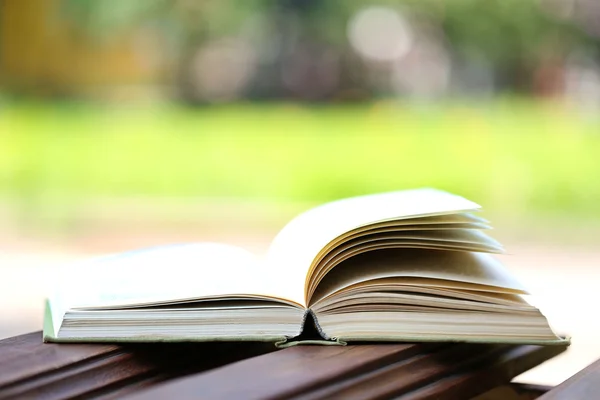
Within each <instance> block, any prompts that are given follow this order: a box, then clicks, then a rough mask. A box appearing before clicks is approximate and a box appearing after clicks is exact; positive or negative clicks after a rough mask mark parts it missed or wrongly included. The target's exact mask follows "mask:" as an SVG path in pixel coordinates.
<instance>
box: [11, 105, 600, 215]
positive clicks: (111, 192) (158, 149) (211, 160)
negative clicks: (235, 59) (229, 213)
mask: <svg viewBox="0 0 600 400" xmlns="http://www.w3.org/2000/svg"><path fill="white" fill-rule="evenodd" d="M420 186H434V187H439V188H443V189H447V190H451V191H455V192H458V193H461V194H464V195H465V196H467V197H470V198H472V199H474V200H476V201H478V202H480V203H482V204H485V206H486V208H488V209H492V210H494V211H509V212H511V213H526V212H530V211H531V210H535V211H539V212H558V213H573V214H582V215H594V216H598V215H600V206H599V204H600V120H599V119H598V118H591V117H590V116H587V117H586V116H584V115H582V114H579V113H577V112H576V110H572V109H569V108H567V107H561V106H558V105H556V104H554V105H552V104H540V103H535V102H532V101H525V100H518V101H516V100H511V101H495V102H490V103H488V104H485V105H482V106H467V105H460V104H446V105H438V106H430V107H418V106H414V105H413V106H410V105H406V104H392V103H374V104H370V105H362V106H342V105H339V106H338V105H335V106H330V107H325V106H313V107H307V106H301V105H294V104H284V105H265V104H262V105H244V104H241V105H234V106H213V107H207V108H200V109H186V108H179V107H173V106H172V107H153V108H143V107H139V108H133V107H122V108H116V107H112V108H106V107H99V106H74V105H70V106H69V105H45V104H8V105H7V104H5V105H4V108H2V109H0V196H3V197H6V198H12V199H16V201H19V202H24V203H25V204H32V205H40V204H51V203H52V202H53V201H54V202H56V201H58V202H60V201H62V200H61V199H70V201H77V200H79V199H86V198H90V197H96V196H110V197H120V196H124V197H130V196H153V197H188V198H190V199H196V198H198V197H207V196H208V197H245V198H254V199H269V200H276V201H288V200H294V201H297V200H301V201H304V200H306V201H325V200H329V199H333V198H338V197H344V196H350V195H355V194H360V193H368V192H377V191H385V190H396V189H402V188H410V187H420Z"/></svg>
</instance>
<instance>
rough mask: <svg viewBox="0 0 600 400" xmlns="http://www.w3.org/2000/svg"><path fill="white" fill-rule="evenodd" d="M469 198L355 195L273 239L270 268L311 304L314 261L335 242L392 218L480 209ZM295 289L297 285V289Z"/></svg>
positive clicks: (302, 218)
mask: <svg viewBox="0 0 600 400" xmlns="http://www.w3.org/2000/svg"><path fill="white" fill-rule="evenodd" d="M479 208H480V206H479V205H477V204H476V203H473V202H472V201H469V200H467V199H465V198H463V197H460V196H456V195H453V194H450V193H447V192H443V191H440V190H435V189H415V190H406V191H398V192H390V193H382V194H374V195H367V196H360V197H353V198H349V199H343V200H338V201H334V202H331V203H327V204H324V205H322V206H319V207H316V208H313V209H311V210H308V211H306V212H305V213H303V214H300V215H299V216H298V217H296V218H294V219H293V220H292V221H291V222H290V223H288V224H287V225H286V226H285V227H284V228H283V229H282V230H281V232H280V233H279V234H278V235H277V237H276V238H275V239H274V240H273V242H272V244H271V247H270V248H269V251H268V253H267V257H266V262H267V268H268V269H270V270H272V271H273V273H276V274H279V275H281V276H285V280H286V282H287V283H288V284H289V286H290V287H289V288H287V289H288V290H289V296H290V297H289V298H290V299H293V300H295V301H299V300H300V301H302V302H304V301H305V290H306V288H307V286H308V285H307V281H308V280H309V278H310V272H311V268H312V267H313V265H312V264H313V261H314V260H315V258H317V256H319V254H320V252H321V251H322V250H323V249H324V248H325V247H326V246H327V244H328V243H329V242H331V241H332V240H334V239H335V238H337V237H338V236H340V235H343V234H344V233H346V232H349V231H351V230H353V229H357V228H359V227H362V226H365V225H369V224H373V223H376V222H384V221H387V220H393V219H401V218H412V217H418V216H427V215H437V214H448V213H454V212H460V211H469V210H476V209H479ZM292 285H293V287H292Z"/></svg>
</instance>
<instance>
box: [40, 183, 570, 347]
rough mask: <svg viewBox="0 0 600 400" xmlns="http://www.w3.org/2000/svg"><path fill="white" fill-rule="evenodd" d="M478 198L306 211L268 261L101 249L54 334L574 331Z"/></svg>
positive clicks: (75, 273)
mask: <svg viewBox="0 0 600 400" xmlns="http://www.w3.org/2000/svg"><path fill="white" fill-rule="evenodd" d="M479 208H480V207H479V205H477V204H475V203H473V202H471V201H469V200H466V199H464V198H462V197H460V196H457V195H453V194H450V193H447V192H443V191H439V190H435V189H415V190H407V191H398V192H390V193H381V194H373V195H368V196H360V197H353V198H349V199H343V200H338V201H335V202H331V203H327V204H324V205H322V206H319V207H316V208H313V209H311V210H308V211H306V212H305V213H303V214H301V215H299V216H298V217H296V218H295V219H293V220H292V221H291V222H290V223H288V224H287V225H286V226H285V227H284V228H283V229H282V230H281V232H280V233H279V234H278V235H277V236H276V238H275V239H274V240H273V242H272V245H271V246H270V249H269V251H268V253H267V255H266V257H265V261H264V262H261V261H259V258H258V257H255V256H254V255H252V254H250V253H248V252H247V251H245V250H243V249H240V248H236V247H234V246H230V245H226V244H217V243H195V244H181V245H171V246H164V247H158V248H153V249H145V250H141V251H134V252H129V253H124V254H119V255H115V256H111V257H105V258H102V259H98V260H92V261H90V262H88V263H85V264H82V265H78V266H74V267H73V268H72V269H71V273H69V274H66V275H65V276H64V277H62V278H61V279H60V280H59V282H58V283H57V284H56V287H55V289H56V290H55V292H56V294H55V295H53V296H51V297H50V298H49V299H48V301H47V307H46V315H45V320H44V340H46V341H56V342H99V341H103V342H126V341H132V342H154V341H240V340H250V341H270V342H275V343H276V344H277V345H280V346H285V345H290V344H295V343H297V342H298V341H303V342H307V343H323V344H344V343H346V342H348V341H351V342H360V341H464V342H489V343H495V342H500V343H544V344H557V343H564V342H565V341H566V339H564V338H561V337H559V336H557V335H556V334H555V333H554V332H553V331H552V329H551V328H550V326H549V324H548V321H547V320H546V318H545V317H544V316H543V315H542V313H541V312H540V311H539V310H538V309H536V308H535V307H533V306H531V305H529V304H528V303H527V302H526V301H525V300H524V299H523V297H522V295H523V294H527V290H526V289H525V288H524V287H523V286H522V285H521V284H520V283H519V281H518V280H517V279H516V278H515V277H514V276H513V275H512V274H510V273H509V271H508V270H507V269H506V268H505V267H504V266H503V265H502V264H500V262H499V261H497V260H496V259H495V258H494V257H493V255H492V254H493V253H499V252H502V251H503V249H502V246H501V244H500V243H498V242H497V241H495V240H493V239H492V238H491V237H489V236H488V235H487V234H485V232H484V231H485V230H486V229H488V228H490V225H489V223H488V221H486V220H485V219H483V218H481V217H480V216H478V215H477V214H476V212H477V211H478V210H479ZM311 333H312V334H311ZM311 335H312V336H311Z"/></svg>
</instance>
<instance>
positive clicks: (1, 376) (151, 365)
mask: <svg viewBox="0 0 600 400" xmlns="http://www.w3.org/2000/svg"><path fill="white" fill-rule="evenodd" d="M273 350H274V348H273V345H272V344H243V343H239V344H238V343H211V344H201V343H184V344H178V343H173V344H159V343H157V344H145V345H124V346H113V345H87V344H51V343H42V334H41V332H34V333H30V334H27V335H22V336H17V337H14V338H10V339H5V340H1V341H0V399H30V398H43V399H68V398H76V397H85V398H118V397H121V396H123V395H124V394H126V393H130V392H132V391H136V390H139V389H141V388H144V387H148V386H151V385H153V384H156V383H158V382H161V381H164V380H167V379H172V378H174V377H180V376H184V375H187V374H191V373H197V372H200V371H203V370H207V369H210V368H214V367H217V366H220V365H224V364H227V363H230V362H233V361H237V360H240V359H243V358H245V357H251V356H255V355H258V354H264V353H266V352H269V351H273Z"/></svg>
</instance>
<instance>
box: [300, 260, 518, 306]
mask: <svg viewBox="0 0 600 400" xmlns="http://www.w3.org/2000/svg"><path fill="white" fill-rule="evenodd" d="M401 277H405V278H406V277H408V278H426V279H431V280H432V283H433V282H435V281H436V280H438V281H439V280H443V281H454V282H458V283H466V284H468V285H469V286H470V287H471V290H473V289H474V288H476V287H477V286H480V287H482V288H485V290H489V291H492V292H496V293H509V294H511V293H512V294H527V291H526V289H525V287H524V286H523V285H522V284H521V283H520V282H519V281H518V280H517V279H516V278H515V277H514V276H513V275H512V274H511V273H510V272H509V271H508V270H507V269H506V267H504V266H503V265H502V264H501V263H500V262H499V261H498V260H496V259H495V258H493V257H492V256H491V255H489V254H486V253H471V252H463V251H446V250H422V249H389V250H378V251H373V252H369V253H364V254H361V255H358V256H356V257H353V258H351V259H349V260H347V261H346V262H344V263H341V264H339V265H338V266H337V267H335V268H334V269H333V270H331V271H330V272H329V273H328V274H327V275H325V277H324V278H323V280H322V281H321V282H319V284H318V286H317V288H316V291H315V293H314V296H313V299H311V301H310V305H312V304H314V302H315V301H318V299H321V298H324V297H327V296H330V295H332V294H333V293H335V292H337V291H339V290H341V289H344V288H347V287H350V286H353V285H357V284H359V283H360V282H366V281H374V280H379V279H386V278H401ZM473 285H475V286H473Z"/></svg>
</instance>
